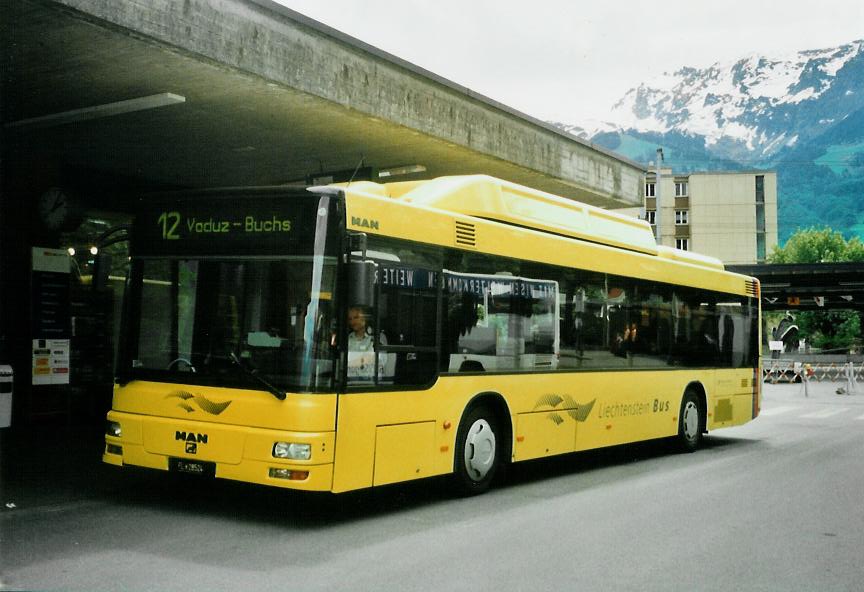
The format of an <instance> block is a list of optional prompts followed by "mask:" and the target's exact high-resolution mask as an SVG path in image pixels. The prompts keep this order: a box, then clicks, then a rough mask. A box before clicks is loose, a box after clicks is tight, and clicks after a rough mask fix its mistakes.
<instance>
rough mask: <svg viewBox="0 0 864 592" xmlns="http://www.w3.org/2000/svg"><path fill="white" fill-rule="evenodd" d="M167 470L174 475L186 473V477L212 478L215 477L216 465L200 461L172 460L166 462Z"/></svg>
mask: <svg viewBox="0 0 864 592" xmlns="http://www.w3.org/2000/svg"><path fill="white" fill-rule="evenodd" d="M168 470H170V471H173V472H176V473H186V474H187V475H201V476H203V477H213V476H215V475H216V464H215V463H211V462H204V461H200V460H188V459H185V458H172V459H169V461H168Z"/></svg>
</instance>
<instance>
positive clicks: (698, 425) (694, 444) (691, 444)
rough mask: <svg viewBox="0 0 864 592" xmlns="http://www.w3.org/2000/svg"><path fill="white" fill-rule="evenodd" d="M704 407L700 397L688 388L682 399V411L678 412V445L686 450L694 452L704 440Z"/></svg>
mask: <svg viewBox="0 0 864 592" xmlns="http://www.w3.org/2000/svg"><path fill="white" fill-rule="evenodd" d="M702 425H703V418H702V408H701V407H700V405H699V397H698V396H697V395H696V393H695V392H693V390H691V389H688V390H687V391H686V392H685V393H684V398H683V399H682V400H681V413H679V414H678V438H677V439H678V446H679V447H680V448H681V450H682V451H684V452H693V451H694V450H696V449H697V448H699V444H700V443H701V442H702Z"/></svg>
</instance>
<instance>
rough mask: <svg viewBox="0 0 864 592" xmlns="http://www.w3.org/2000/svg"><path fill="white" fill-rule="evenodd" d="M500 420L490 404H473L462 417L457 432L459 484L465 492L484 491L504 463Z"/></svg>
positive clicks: (457, 483) (457, 484)
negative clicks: (484, 405)
mask: <svg viewBox="0 0 864 592" xmlns="http://www.w3.org/2000/svg"><path fill="white" fill-rule="evenodd" d="M500 434H501V432H500V429H499V425H498V420H497V418H496V416H495V414H494V413H492V412H491V411H490V410H489V409H488V408H486V407H483V406H479V407H474V408H473V409H471V410H470V411H468V413H466V414H465V415H464V416H463V417H462V421H461V422H460V423H459V431H458V433H457V434H456V459H455V463H454V468H455V480H456V486H457V488H458V489H459V491H460V492H461V493H463V494H465V495H476V494H478V493H483V492H484V491H486V490H487V489H489V486H490V485H491V484H492V480H493V479H494V478H495V474H496V473H497V472H498V467H499V465H500V463H501V452H500V451H501V443H502V439H501V437H500Z"/></svg>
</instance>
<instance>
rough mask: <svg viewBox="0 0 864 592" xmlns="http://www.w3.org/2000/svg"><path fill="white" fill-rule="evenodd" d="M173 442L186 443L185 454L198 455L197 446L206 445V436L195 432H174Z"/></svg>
mask: <svg viewBox="0 0 864 592" xmlns="http://www.w3.org/2000/svg"><path fill="white" fill-rule="evenodd" d="M174 440H175V441H176V440H180V441H182V442H186V453H187V454H198V444H206V443H207V434H199V433H197V432H181V431H180V430H177V431H176V432H174Z"/></svg>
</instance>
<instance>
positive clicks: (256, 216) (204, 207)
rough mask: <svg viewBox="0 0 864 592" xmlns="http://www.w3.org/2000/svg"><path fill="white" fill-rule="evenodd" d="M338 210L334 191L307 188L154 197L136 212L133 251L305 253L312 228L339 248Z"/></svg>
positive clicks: (154, 253)
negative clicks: (317, 192) (317, 191)
mask: <svg viewBox="0 0 864 592" xmlns="http://www.w3.org/2000/svg"><path fill="white" fill-rule="evenodd" d="M338 228H339V215H338V211H337V208H336V200H335V199H334V198H332V197H327V196H320V195H314V194H311V193H308V192H302V193H291V192H286V193H284V194H267V195H260V194H258V193H252V194H251V195H250V194H247V193H244V192H242V191H241V192H238V193H236V194H233V195H226V194H224V193H220V194H218V195H214V196H207V195H205V194H196V195H190V196H182V195H178V196H176V197H172V198H162V199H156V200H154V201H149V202H147V203H146V204H145V207H143V208H142V209H141V210H139V212H138V214H137V215H136V216H135V221H134V223H133V230H132V252H133V253H134V254H135V255H136V256H170V255H176V256H204V255H222V256H236V255H271V256H280V255H309V254H311V253H312V251H313V246H314V241H315V235H316V229H320V230H321V231H326V232H327V234H328V235H329V236H330V238H331V240H328V241H327V246H326V247H325V249H326V251H325V252H328V253H335V250H336V249H337V248H338V240H335V239H336V237H337V236H338V234H335V232H337V231H338Z"/></svg>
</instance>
